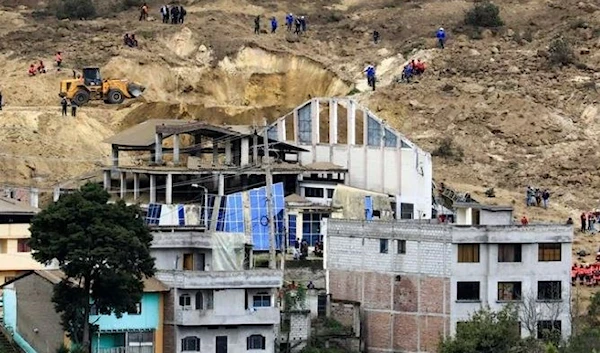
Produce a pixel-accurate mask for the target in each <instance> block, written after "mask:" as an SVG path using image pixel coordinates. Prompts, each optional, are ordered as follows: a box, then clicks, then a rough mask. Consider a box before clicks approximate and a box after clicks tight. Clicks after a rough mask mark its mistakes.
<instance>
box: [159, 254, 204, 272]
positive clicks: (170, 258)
mask: <svg viewBox="0 0 600 353" xmlns="http://www.w3.org/2000/svg"><path fill="white" fill-rule="evenodd" d="M183 254H194V269H196V261H199V260H198V257H197V255H198V254H204V270H205V271H210V269H211V263H212V256H211V253H210V250H208V249H206V250H198V249H164V248H161V249H155V248H154V249H153V248H151V249H150V255H152V256H153V257H154V266H155V267H156V269H157V270H183ZM178 257H179V260H177V258H178ZM176 262H177V268H175V263H176Z"/></svg>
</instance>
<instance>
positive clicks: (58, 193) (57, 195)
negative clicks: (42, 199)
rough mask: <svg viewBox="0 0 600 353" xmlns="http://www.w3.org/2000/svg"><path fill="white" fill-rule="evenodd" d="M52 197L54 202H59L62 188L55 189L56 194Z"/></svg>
mask: <svg viewBox="0 0 600 353" xmlns="http://www.w3.org/2000/svg"><path fill="white" fill-rule="evenodd" d="M52 196H53V198H52V200H54V202H56V201H58V199H59V198H60V186H57V187H55V188H54V194H53V195H52Z"/></svg>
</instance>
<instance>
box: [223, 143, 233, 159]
mask: <svg viewBox="0 0 600 353" xmlns="http://www.w3.org/2000/svg"><path fill="white" fill-rule="evenodd" d="M231 155H232V153H231V140H227V141H225V164H226V165H230V164H231V162H232V158H231Z"/></svg>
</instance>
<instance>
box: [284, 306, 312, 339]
mask: <svg viewBox="0 0 600 353" xmlns="http://www.w3.org/2000/svg"><path fill="white" fill-rule="evenodd" d="M289 315H290V341H297V340H301V341H305V340H308V336H309V335H310V313H309V312H293V313H290V314H289Z"/></svg>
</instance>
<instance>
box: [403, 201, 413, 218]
mask: <svg viewBox="0 0 600 353" xmlns="http://www.w3.org/2000/svg"><path fill="white" fill-rule="evenodd" d="M414 213H415V205H413V204H412V203H401V204H400V219H413V214H414Z"/></svg>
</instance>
